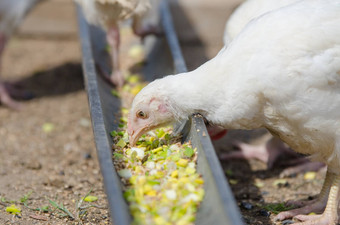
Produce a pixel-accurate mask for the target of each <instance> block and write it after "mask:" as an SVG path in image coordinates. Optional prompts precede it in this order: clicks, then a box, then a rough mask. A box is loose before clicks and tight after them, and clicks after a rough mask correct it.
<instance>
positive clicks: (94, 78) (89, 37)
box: [78, 1, 243, 225]
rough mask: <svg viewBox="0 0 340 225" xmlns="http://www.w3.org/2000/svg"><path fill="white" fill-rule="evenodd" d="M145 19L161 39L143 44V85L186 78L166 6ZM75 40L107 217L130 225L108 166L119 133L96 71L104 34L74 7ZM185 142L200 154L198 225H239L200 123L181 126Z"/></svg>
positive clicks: (111, 100) (113, 102)
mask: <svg viewBox="0 0 340 225" xmlns="http://www.w3.org/2000/svg"><path fill="white" fill-rule="evenodd" d="M153 4H154V5H157V6H159V7H154V8H156V9H158V10H154V12H153V13H151V15H150V17H149V19H150V20H151V21H154V22H159V21H160V22H161V25H162V27H163V30H164V32H165V37H164V38H155V37H150V38H149V37H148V38H147V39H146V41H145V46H146V49H147V62H148V63H147V64H146V66H145V67H144V68H143V74H144V75H145V78H146V80H149V81H152V80H154V79H155V78H157V77H158V76H159V75H166V74H173V73H180V72H186V70H187V69H186V64H185V61H184V59H183V56H182V53H181V49H180V46H179V43H178V39H177V35H176V31H175V29H174V26H173V23H172V17H171V13H170V11H169V5H168V2H167V1H161V2H159V1H156V2H154V3H153ZM78 23H79V34H80V38H81V47H82V53H83V70H84V78H85V85H86V90H87V93H88V101H89V107H90V113H91V118H92V126H93V133H94V138H95V144H96V148H97V155H98V160H99V163H100V169H101V173H102V175H103V178H104V186H105V191H106V194H107V200H108V203H109V207H110V215H111V218H112V222H113V224H115V225H128V224H131V221H132V218H131V215H130V213H129V209H128V205H127V203H126V201H125V200H124V198H123V195H122V189H121V182H120V179H119V177H118V175H117V173H116V171H115V169H114V166H113V162H112V149H111V146H112V139H111V136H110V132H111V131H112V130H115V129H117V126H118V122H117V121H118V116H119V115H118V114H119V112H120V100H119V99H118V98H116V97H114V96H112V94H111V86H110V85H109V84H107V82H106V81H104V80H103V79H102V77H100V76H99V75H97V74H98V71H97V70H96V67H97V66H98V64H100V65H99V66H101V67H102V68H106V70H107V71H108V72H109V71H110V68H109V67H108V64H107V62H108V55H107V53H106V51H105V46H106V41H105V34H104V33H103V31H101V30H100V29H98V28H96V27H93V26H91V25H88V24H87V22H86V21H85V19H84V15H83V14H82V11H81V9H80V8H79V7H78ZM178 127H179V128H180V131H181V132H182V134H183V140H184V141H188V140H191V142H192V145H193V147H195V148H197V149H198V162H197V163H198V166H197V167H198V171H199V173H201V174H202V175H203V178H204V180H205V184H204V189H205V193H206V194H205V197H204V200H203V202H202V204H201V206H200V208H199V211H198V213H197V219H196V222H195V224H197V225H210V224H213V225H241V224H243V222H242V219H241V214H240V212H239V210H238V207H237V206H236V203H235V200H234V197H233V195H232V192H231V190H230V187H229V185H228V183H227V181H226V177H225V176H224V173H223V171H222V168H221V165H220V163H219V161H218V158H217V156H216V153H215V150H214V148H213V146H212V143H211V141H210V138H209V136H208V135H207V134H208V132H207V130H206V127H205V125H204V122H203V119H202V117H201V116H199V115H193V116H192V117H191V118H189V119H188V121H186V122H184V123H183V124H179V125H178Z"/></svg>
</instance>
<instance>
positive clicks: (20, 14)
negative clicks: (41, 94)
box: [0, 0, 42, 109]
mask: <svg viewBox="0 0 340 225" xmlns="http://www.w3.org/2000/svg"><path fill="white" fill-rule="evenodd" d="M41 1H42V0H1V1H0V64H1V60H2V55H3V51H4V49H5V46H6V43H7V42H8V41H9V39H10V37H11V35H12V34H13V32H14V31H15V29H16V28H17V27H18V26H19V25H20V23H21V21H22V20H23V19H24V18H25V16H26V15H27V13H28V12H29V11H30V10H31V9H32V8H33V7H34V6H35V5H36V4H37V3H38V2H41ZM0 69H1V67H0ZM21 94H22V92H20V91H18V90H16V88H15V86H14V85H12V84H9V83H5V82H4V81H3V80H2V79H1V70H0V102H1V103H2V104H3V105H6V106H8V107H10V108H14V109H18V108H20V104H19V103H18V102H16V101H15V100H13V99H12V96H18V97H21V96H20V95H21Z"/></svg>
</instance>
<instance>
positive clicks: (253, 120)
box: [128, 0, 340, 225]
mask: <svg viewBox="0 0 340 225" xmlns="http://www.w3.org/2000/svg"><path fill="white" fill-rule="evenodd" d="M339 14H340V2H339V1H337V0H303V1H298V2H296V3H294V4H291V5H290V6H287V7H284V8H280V9H278V10H274V11H272V12H269V13H266V14H264V15H262V16H260V17H258V18H256V19H254V20H253V21H251V22H250V23H248V24H247V26H246V27H245V28H244V29H243V30H242V32H241V33H240V34H239V35H238V36H237V37H236V38H235V39H234V40H233V41H232V42H231V44H230V45H229V46H228V48H224V49H223V50H222V51H220V53H219V54H218V55H217V56H216V57H215V58H213V59H212V60H210V61H208V62H207V63H205V64H203V65H202V66H201V67H199V68H198V69H196V70H194V71H192V72H188V73H183V74H179V75H175V76H167V77H165V78H163V79H159V80H156V81H154V82H152V83H150V84H149V85H148V86H146V87H145V88H144V89H143V90H142V91H141V92H140V93H139V94H138V95H137V96H136V98H135V99H134V101H133V104H132V108H131V110H130V116H129V122H128V133H129V136H130V144H131V145H134V144H135V143H136V141H137V140H138V138H139V137H140V136H141V135H142V134H143V133H145V132H146V131H148V130H150V129H153V128H156V127H158V126H162V125H165V124H168V123H171V122H173V121H176V120H183V119H185V118H187V117H188V116H190V115H192V114H193V113H200V114H202V115H203V116H204V117H205V118H206V119H207V120H208V121H209V122H210V123H212V124H215V125H219V126H223V127H225V128H227V129H255V128H259V127H265V128H267V129H268V130H269V131H270V132H271V133H272V134H274V135H275V136H277V137H279V138H281V139H282V140H283V141H285V142H286V143H287V144H288V145H289V146H291V147H292V148H293V149H294V150H296V151H298V152H300V153H302V154H310V155H312V157H313V158H314V159H315V160H318V161H321V162H324V163H326V164H327V166H328V168H327V175H326V178H325V182H324V185H323V188H322V190H321V192H320V195H319V197H318V199H316V200H313V201H310V202H305V206H303V207H302V208H298V209H294V210H290V211H286V212H281V213H280V214H278V216H277V217H276V218H277V219H279V220H284V219H286V218H290V217H294V216H296V218H297V219H300V220H303V221H305V222H303V223H298V224H304V225H312V224H320V225H326V224H336V223H337V221H338V214H337V207H338V203H339V186H340V172H339V171H340V157H339V155H340V146H339V138H340V135H339V133H340V130H339V124H338V123H339V119H340V118H339V113H338V111H339V110H340V103H339V101H338V98H339V96H340V87H339V84H340V76H339V73H340V72H339V71H340V39H339V38H338V37H339V35H340V27H339V24H340V17H339V16H338V15H339ZM207 74H209V76H207ZM202 93H203V94H202ZM323 209H324V212H323V214H321V215H309V216H306V215H304V214H308V213H310V212H322V210H323Z"/></svg>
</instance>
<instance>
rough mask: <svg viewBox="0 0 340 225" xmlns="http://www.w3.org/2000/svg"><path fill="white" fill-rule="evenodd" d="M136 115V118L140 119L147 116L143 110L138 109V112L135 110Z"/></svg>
mask: <svg viewBox="0 0 340 225" xmlns="http://www.w3.org/2000/svg"><path fill="white" fill-rule="evenodd" d="M137 117H138V118H141V119H146V118H148V116H147V115H146V113H145V112H143V111H138V112H137Z"/></svg>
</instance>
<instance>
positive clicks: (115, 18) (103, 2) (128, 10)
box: [75, 0, 159, 86]
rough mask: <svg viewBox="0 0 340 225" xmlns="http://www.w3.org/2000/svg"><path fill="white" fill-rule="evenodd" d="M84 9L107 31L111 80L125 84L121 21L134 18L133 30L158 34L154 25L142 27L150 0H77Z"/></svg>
mask: <svg viewBox="0 0 340 225" xmlns="http://www.w3.org/2000/svg"><path fill="white" fill-rule="evenodd" d="M75 1H76V2H78V3H79V4H80V5H81V6H82V9H83V11H84V14H85V18H86V19H87V21H88V22H89V23H91V24H93V25H96V26H99V27H101V28H102V29H103V30H105V31H106V39H107V42H108V44H109V45H110V47H111V57H112V73H111V76H110V81H111V82H112V83H113V84H114V85H116V86H122V85H123V84H124V76H123V74H122V72H121V70H120V62H119V61H120V60H119V45H120V32H119V22H120V21H122V20H125V19H129V18H132V29H133V32H134V33H135V34H136V35H138V36H140V37H142V38H143V37H145V36H146V35H149V34H158V33H159V31H158V30H157V28H156V27H154V26H151V25H149V26H147V27H142V18H143V16H144V14H145V13H146V12H147V11H148V10H149V9H150V7H151V5H150V2H149V0H75Z"/></svg>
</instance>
